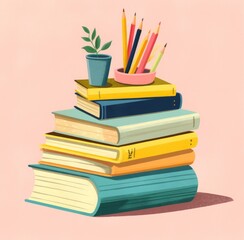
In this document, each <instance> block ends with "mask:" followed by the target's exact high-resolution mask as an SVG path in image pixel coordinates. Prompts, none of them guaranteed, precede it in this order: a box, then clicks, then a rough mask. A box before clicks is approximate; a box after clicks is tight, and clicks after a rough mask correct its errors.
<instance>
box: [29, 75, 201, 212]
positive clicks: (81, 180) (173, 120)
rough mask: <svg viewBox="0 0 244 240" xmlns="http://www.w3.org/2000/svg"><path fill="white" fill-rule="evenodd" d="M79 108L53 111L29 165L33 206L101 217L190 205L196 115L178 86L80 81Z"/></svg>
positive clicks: (193, 185)
mask: <svg viewBox="0 0 244 240" xmlns="http://www.w3.org/2000/svg"><path fill="white" fill-rule="evenodd" d="M76 96H77V103H76V106H75V107H74V108H72V109H67V110H62V111H56V112H53V114H54V116H55V129H54V131H53V132H50V133H47V134H46V140H45V143H44V144H42V145H41V149H42V159H41V160H40V162H39V164H32V165H30V167H32V168H33V170H34V174H35V184H34V188H33V191H32V194H31V196H30V197H29V198H28V199H27V200H26V201H28V202H31V203H35V204H40V205H44V206H49V207H53V208H57V209H62V210H67V211H71V212H75V213H81V214H84V215H90V216H95V215H104V214H112V213H119V212H124V211H132V210H139V209H145V208H151V207H158V206H163V205H168V204H175V203H182V202H187V201H191V200H192V199H193V198H194V197H195V195H196V193H197V187H198V181H197V176H196V174H195V172H194V170H193V169H192V168H191V167H190V166H189V165H190V164H192V163H193V161H194V159H195V154H194V151H193V150H192V149H193V148H194V147H195V146H196V145H197V141H198V139H197V134H196V133H195V132H194V130H195V129H197V128H198V127H199V121H200V118H199V114H198V113H196V112H192V111H189V110H183V109H182V108H181V106H182V95H181V94H180V93H178V92H176V87H175V85H173V84H171V83H168V82H166V81H164V80H162V79H159V78H155V81H154V83H153V84H150V85H144V86H131V85H123V84H120V83H117V82H115V80H114V79H109V80H108V85H107V87H93V86H90V85H89V83H88V80H76Z"/></svg>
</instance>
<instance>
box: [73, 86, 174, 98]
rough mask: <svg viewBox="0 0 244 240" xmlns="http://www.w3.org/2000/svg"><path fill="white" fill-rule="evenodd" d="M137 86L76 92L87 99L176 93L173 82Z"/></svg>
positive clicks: (162, 95)
mask: <svg viewBox="0 0 244 240" xmlns="http://www.w3.org/2000/svg"><path fill="white" fill-rule="evenodd" d="M140 89H141V90H140V91H139V90H138V86H136V87H133V86H132V87H130V88H113V89H109V88H99V89H96V88H94V89H88V90H87V95H86V96H84V94H82V93H81V92H79V91H78V90H77V92H78V93H79V94H80V95H82V96H84V97H85V98H86V99H88V100H109V99H127V98H128V99H130V98H150V97H167V96H175V95H176V87H175V85H173V84H168V85H164V86H162V87H160V86H151V87H147V88H140Z"/></svg>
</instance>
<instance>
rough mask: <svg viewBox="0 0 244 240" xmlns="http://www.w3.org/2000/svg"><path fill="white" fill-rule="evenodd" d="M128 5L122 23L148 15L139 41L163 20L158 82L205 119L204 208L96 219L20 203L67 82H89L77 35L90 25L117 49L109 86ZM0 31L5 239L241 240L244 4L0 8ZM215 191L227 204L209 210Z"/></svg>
mask: <svg viewBox="0 0 244 240" xmlns="http://www.w3.org/2000/svg"><path fill="white" fill-rule="evenodd" d="M91 2H92V3H91ZM123 8H125V10H126V14H127V23H128V25H129V24H130V22H131V20H132V16H133V14H134V12H136V13H137V20H138V22H139V21H140V19H141V18H142V17H144V27H143V34H144V35H145V33H146V32H147V31H148V30H149V29H150V28H151V29H152V30H154V29H155V27H156V26H157V24H158V22H159V21H162V27H161V31H160V35H159V37H158V40H157V43H161V44H162V45H163V44H165V43H166V42H167V43H168V46H167V49H166V52H165V55H164V58H163V61H162V62H161V63H160V65H159V67H158V71H157V75H158V76H159V77H161V78H164V79H165V80H167V81H169V82H172V83H174V84H176V86H177V88H178V91H180V92H181V93H182V94H183V100H184V102H183V107H184V108H186V109H189V110H194V111H197V112H199V113H200V115H201V126H200V129H199V130H198V131H197V132H198V134H199V145H198V147H197V148H196V156H197V158H196V161H195V163H194V165H193V167H194V169H195V170H196V172H197V174H198V177H199V192H201V194H200V195H198V198H199V197H202V198H203V199H202V200H201V201H200V202H199V201H198V202H197V203H196V201H195V205H197V207H196V206H195V207H194V206H193V205H194V204H193V205H190V207H189V209H188V207H187V206H189V205H182V206H181V207H178V208H177V207H171V208H160V209H156V210H155V209H154V210H153V211H151V212H147V211H144V212H143V211H142V212H140V211H139V212H136V213H134V214H131V215H130V216H126V215H119V216H114V217H99V218H90V217H84V216H82V215H77V214H72V213H68V212H63V211H58V210H54V209H50V208H45V207H40V206H36V205H32V204H28V203H25V202H24V199H25V198H26V197H28V196H29V195H30V193H31V190H32V186H33V172H32V170H31V169H29V168H28V167H27V165H28V164H30V163H37V161H38V160H39V159H40V156H41V153H40V150H39V144H41V143H43V141H44V136H43V135H44V133H45V132H48V131H52V129H53V127H54V121H53V120H54V118H53V116H52V114H51V112H52V111H54V110H61V109H65V108H70V107H72V106H73V105H74V104H75V97H74V94H73V92H74V88H75V85H74V81H73V80H74V79H76V78H86V77H87V70H86V63H85V55H86V53H85V52H84V51H83V50H81V47H82V46H84V42H83V41H82V39H81V38H80V37H81V36H83V35H84V34H83V31H82V28H81V26H82V25H85V26H87V27H90V28H93V27H96V28H97V31H98V33H99V34H100V35H101V38H102V42H103V43H104V42H107V41H109V40H113V43H112V47H111V48H110V49H109V50H107V51H106V53H108V54H111V55H112V56H113V60H112V66H111V72H110V76H111V77H112V76H113V69H114V68H116V67H120V66H122V51H121V46H122V43H121V12H122V9H123ZM0 33H1V35H0V84H1V87H0V89H1V95H0V96H1V140H0V141H1V156H2V157H1V158H2V160H1V161H2V164H1V168H2V171H1V175H0V178H1V181H0V189H1V204H0V213H1V218H0V221H1V223H0V226H1V227H0V239H6V240H7V239H11V240H12V239H18V240H22V239H23V240H33V239H35V240H39V239H59V240H61V239H85V238H86V239H154V240H155V239H156V240H157V239H238V240H239V239H241V238H243V237H244V229H243V223H242V222H241V219H242V220H243V217H244V216H243V215H244V214H243V213H244V207H243V206H244V205H243V204H244V201H243V200H244V192H243V189H244V188H243V180H244V179H243V175H244V174H243V167H244V147H243V142H244V141H243V133H244V131H243V130H244V127H243V121H244V118H243V116H244V111H243V106H244V100H243V99H244V98H243V90H244V79H243V78H244V66H243V63H244V47H243V43H244V2H243V1H242V0H240V1H237V0H221V1H217V0H212V1H210V0H209V1H206V0H185V1H181V0H167V1H166V0H158V1H156V0H150V1H131V0H130V1H127V0H123V1H108V0H107V1H98V0H93V1H90V0H83V1H81V0H80V1H78V0H77V1H74V0H71V1H64V0H59V1H58V0H56V1H55V0H52V1H51V0H42V1H33V0H25V1H17V0H15V1H13V0H1V1H0ZM211 194H217V195H221V196H222V197H219V198H221V199H229V198H232V199H233V201H229V202H226V203H221V204H215V205H212V206H210V205H211V204H208V203H209V202H211V201H213V202H215V203H216V201H217V198H216V197H214V196H216V195H211ZM211 199H212V200H211ZM206 202H207V204H206ZM220 202H221V201H220ZM201 205H203V206H204V205H207V206H205V207H200V206H201ZM180 208H182V209H181V211H179V209H180ZM177 209H178V210H177Z"/></svg>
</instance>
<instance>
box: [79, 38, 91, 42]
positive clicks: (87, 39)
mask: <svg viewBox="0 0 244 240" xmlns="http://www.w3.org/2000/svg"><path fill="white" fill-rule="evenodd" d="M81 38H82V39H83V40H84V41H86V42H90V38H88V37H81Z"/></svg>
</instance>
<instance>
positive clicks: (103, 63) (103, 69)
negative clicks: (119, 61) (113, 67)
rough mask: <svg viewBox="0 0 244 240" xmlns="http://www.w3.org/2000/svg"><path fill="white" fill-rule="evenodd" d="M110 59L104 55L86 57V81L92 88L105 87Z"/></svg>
mask: <svg viewBox="0 0 244 240" xmlns="http://www.w3.org/2000/svg"><path fill="white" fill-rule="evenodd" d="M111 59H112V57H111V56H110V55H106V54H88V55H86V61H87V68H88V79H89V84H90V85H92V86H106V84H107V80H108V74H109V69H110V64H111Z"/></svg>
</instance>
